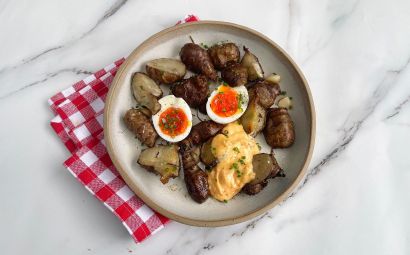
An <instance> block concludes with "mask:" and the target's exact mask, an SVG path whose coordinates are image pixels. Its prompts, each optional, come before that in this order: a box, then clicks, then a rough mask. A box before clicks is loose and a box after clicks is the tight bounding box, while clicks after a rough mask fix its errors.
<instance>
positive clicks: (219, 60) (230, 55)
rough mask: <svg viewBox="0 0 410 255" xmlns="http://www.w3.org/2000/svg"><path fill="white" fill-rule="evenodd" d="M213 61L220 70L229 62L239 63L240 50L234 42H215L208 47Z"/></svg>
mask: <svg viewBox="0 0 410 255" xmlns="http://www.w3.org/2000/svg"><path fill="white" fill-rule="evenodd" d="M208 53H209V56H210V57H211V60H212V63H213V64H214V66H215V68H216V69H218V70H222V69H224V68H225V67H226V66H227V65H228V64H229V63H238V62H239V58H240V52H239V48H238V46H236V44H234V43H223V44H215V45H214V46H212V47H211V48H209V49H208Z"/></svg>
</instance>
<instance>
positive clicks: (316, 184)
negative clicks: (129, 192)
mask: <svg viewBox="0 0 410 255" xmlns="http://www.w3.org/2000/svg"><path fill="white" fill-rule="evenodd" d="M232 5H234V8H233V6H232ZM188 13H195V14H197V15H198V16H200V17H201V18H202V19H209V20H225V21H230V22H234V23H239V24H243V25H245V26H249V27H251V28H254V29H256V30H258V31H260V32H262V33H264V34H266V35H267V36H268V37H270V38H272V39H273V40H274V41H275V42H277V43H278V44H279V45H280V46H282V47H283V48H284V49H285V50H286V51H287V52H288V53H289V54H290V55H291V56H292V57H293V58H294V60H295V61H296V62H297V63H298V65H299V66H300V67H301V69H302V71H303V72H304V74H305V76H306V78H307V79H308V81H309V84H310V87H311V90H312V94H313V98H314V102H315V107H316V114H317V134H316V144H315V151H314V154H313V157H312V161H311V165H310V167H309V170H308V173H307V175H306V176H305V178H304V180H303V181H302V183H301V184H300V185H299V186H298V188H297V189H296V190H295V191H294V192H293V193H292V194H291V195H290V196H289V197H288V198H287V199H286V200H285V201H283V202H282V203H281V204H279V205H278V206H276V207H275V208H273V209H272V210H270V211H268V212H267V213H265V214H263V215H261V216H259V217H257V218H255V219H253V220H250V221H248V222H244V223H241V224H237V225H233V226H227V227H220V228H197V227H191V226H186V225H183V224H179V223H176V222H172V223H170V224H169V225H168V226H167V227H165V228H164V229H163V230H161V231H160V232H158V233H157V234H155V235H154V236H152V237H150V238H149V239H148V240H146V241H144V242H143V243H141V244H138V245H136V244H135V243H133V241H132V240H131V238H130V237H129V235H128V233H127V232H126V230H125V229H124V228H123V226H121V224H120V223H119V222H118V220H117V219H115V217H114V216H113V215H112V214H111V212H109V211H108V210H106V208H104V206H103V205H102V204H101V203H100V202H99V201H97V200H96V199H94V198H93V197H92V196H91V195H90V194H89V193H88V191H86V190H85V189H84V188H83V187H82V185H80V184H79V183H77V182H76V181H75V180H74V179H73V178H72V176H71V175H70V174H69V173H68V172H67V171H66V170H65V169H64V167H63V166H62V164H61V163H62V162H63V161H64V160H65V159H66V158H67V157H68V152H67V151H66V150H65V148H64V147H63V146H62V144H61V142H60V141H59V140H58V138H57V137H56V136H55V134H54V133H53V132H52V130H51V129H50V127H49V126H48V122H49V120H50V119H51V118H52V113H51V111H50V110H49V109H48V107H47V102H46V101H47V99H48V98H49V97H50V96H51V95H53V94H55V93H56V92H58V91H61V90H62V89H64V88H66V87H68V86H69V85H71V84H72V83H74V82H76V81H78V80H80V79H82V78H85V77H86V76H87V75H89V74H91V73H93V72H95V71H96V70H99V69H100V68H102V67H104V66H106V65H107V64H109V63H111V62H112V61H114V60H116V59H119V58H120V57H123V56H126V55H127V54H129V53H130V52H131V51H132V50H133V49H134V48H135V47H136V46H137V45H138V44H139V43H141V42H142V41H143V40H144V39H145V38H147V37H148V36H150V35H152V34H153V33H155V32H157V31H159V30H161V29H164V28H166V27H169V26H172V25H173V24H175V22H176V21H177V20H178V19H180V18H181V17H183V16H185V15H186V14H188ZM0 20H1V21H2V22H0V33H1V34H2V35H4V37H2V40H0V56H1V60H2V61H1V63H0V117H1V124H2V125H1V131H2V132H0V166H1V169H2V171H1V172H0V176H1V177H2V178H1V179H2V180H3V181H2V182H1V185H0V194H2V195H3V197H2V203H1V205H0V210H1V212H2V213H1V215H2V217H0V226H2V228H1V230H0V253H1V254H56V253H59V254H170V255H171V254H272V253H275V254H315V255H317V254H409V253H410V220H409V219H408V215H409V214H410V204H409V201H410V186H409V185H408V183H409V181H410V171H409V169H410V161H409V159H408V148H407V146H408V144H409V141H410V132H409V128H410V86H409V85H408V84H409V81H410V68H409V63H410V48H409V45H410V37H409V36H408V34H409V33H408V27H409V26H410V2H409V1H407V0H396V1H394V2H391V1H390V2H388V1H384V0H348V1H340V0H317V1H302V0H288V1H280V0H274V1H271V0H261V1H258V2H257V3H256V2H255V1H243V0H241V1H220V2H218V4H205V3H204V2H203V1H199V0H193V1H186V0H174V1H159V0H153V1H127V0H108V1H97V0H91V1H80V0H73V1H69V2H67V1H66V2H57V1H51V0H44V1H41V3H39V2H34V1H31V2H28V1H25V2H24V1H7V0H6V1H3V2H1V3H0ZM22 244H24V245H22Z"/></svg>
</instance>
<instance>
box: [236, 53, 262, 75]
mask: <svg viewBox="0 0 410 255" xmlns="http://www.w3.org/2000/svg"><path fill="white" fill-rule="evenodd" d="M243 50H244V51H245V54H244V55H243V57H242V60H241V65H242V66H244V67H246V68H247V70H248V79H249V80H250V81H254V80H257V79H262V78H263V69H262V66H261V64H260V63H259V60H258V58H257V57H256V56H255V55H253V54H252V52H250V51H249V49H248V48H246V47H245V46H243Z"/></svg>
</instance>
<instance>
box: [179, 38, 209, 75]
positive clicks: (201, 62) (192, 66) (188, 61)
mask: <svg viewBox="0 0 410 255" xmlns="http://www.w3.org/2000/svg"><path fill="white" fill-rule="evenodd" d="M179 56H180V57H181V61H182V62H183V63H184V64H185V65H186V67H187V68H188V69H189V70H191V71H193V72H195V73H199V74H203V75H205V76H206V77H208V78H209V79H211V80H213V81H215V80H216V78H217V74H216V71H215V68H214V65H213V64H212V61H211V58H210V57H209V54H208V52H207V51H206V50H204V49H202V48H201V46H199V45H197V44H195V43H187V44H185V45H184V46H183V47H182V48H181V51H180V52H179Z"/></svg>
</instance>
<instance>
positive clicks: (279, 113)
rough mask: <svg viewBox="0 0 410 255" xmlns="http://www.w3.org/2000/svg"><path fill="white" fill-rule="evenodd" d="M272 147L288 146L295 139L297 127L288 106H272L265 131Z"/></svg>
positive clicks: (267, 140)
mask: <svg viewBox="0 0 410 255" xmlns="http://www.w3.org/2000/svg"><path fill="white" fill-rule="evenodd" d="M263 134H264V135H265V139H266V142H267V143H268V144H269V145H270V146H271V147H272V148H287V147H289V146H291V145H292V144H293V143H294V141H295V127H294V124H293V121H292V119H291V118H290V115H289V113H288V110H287V109H286V108H270V109H269V110H268V114H267V120H266V126H265V129H264V131H263Z"/></svg>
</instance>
